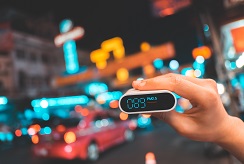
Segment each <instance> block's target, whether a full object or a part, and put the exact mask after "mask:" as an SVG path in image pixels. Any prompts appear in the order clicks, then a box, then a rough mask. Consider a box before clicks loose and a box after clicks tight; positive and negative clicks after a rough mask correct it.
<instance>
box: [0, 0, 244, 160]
mask: <svg viewBox="0 0 244 164" xmlns="http://www.w3.org/2000/svg"><path fill="white" fill-rule="evenodd" d="M243 66H244V1H243V0H133V1H131V0H103V1H99V0H83V1H69V2H68V1H62V2H61V1H55V2H54V1H52V2H51V1H48V0H42V1H38V0H32V1H31V0H22V1H13V0H8V1H3V0H1V1H0V161H1V162H0V163H1V164H16V163H24V164H43V163H53V162H55V161H58V162H59V163H81V164H82V163H83V164H88V163H97V164H108V163H117V164H124V163H133V164H142V163H145V164H149V163H150V164H152V163H153V164H156V163H158V164H161V163H171V164H172V163H197V164H206V163H210V164H219V163H221V164H232V163H239V162H238V161H237V160H236V159H235V158H234V157H232V156H231V155H230V154H229V153H228V152H226V151H225V150H223V149H222V148H221V147H218V146H217V145H215V144H212V143H203V142H196V141H191V140H189V139H186V138H184V137H181V136H179V135H178V134H177V133H176V132H175V131H174V130H173V129H172V128H171V127H169V126H168V125H166V124H165V123H163V122H161V121H159V120H157V119H155V118H153V117H151V116H150V115H141V114H134V115H127V114H125V113H121V111H120V110H119V108H118V100H119V99H120V97H121V96H122V95H123V94H124V93H125V92H126V91H127V90H128V89H130V88H131V83H132V81H133V80H140V79H145V78H151V77H155V76H158V75H162V74H166V73H170V72H173V73H178V74H182V75H185V76H191V77H195V78H212V79H214V80H215V81H216V82H217V86H218V92H219V95H220V97H221V100H222V102H223V104H224V106H225V108H226V110H227V111H228V113H229V114H230V115H233V116H237V117H240V118H241V119H242V120H244V70H243V69H244V67H243ZM199 94H201V93H199ZM176 96H177V99H178V104H177V106H176V109H175V110H176V111H177V112H180V113H183V112H184V110H186V109H190V108H191V104H190V103H189V101H188V100H186V99H184V98H182V97H180V96H178V95H176ZM165 103H167V102H165ZM206 103H207V102H206ZM199 130H201V129H199Z"/></svg>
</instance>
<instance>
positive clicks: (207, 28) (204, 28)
mask: <svg viewBox="0 0 244 164" xmlns="http://www.w3.org/2000/svg"><path fill="white" fill-rule="evenodd" d="M203 30H204V31H205V32H207V31H209V26H208V25H207V24H204V26H203Z"/></svg>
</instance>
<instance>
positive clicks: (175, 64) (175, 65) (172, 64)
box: [169, 60, 180, 70]
mask: <svg viewBox="0 0 244 164" xmlns="http://www.w3.org/2000/svg"><path fill="white" fill-rule="evenodd" d="M179 66H180V65H179V62H178V61H176V60H171V61H170V63H169V68H170V69H172V70H177V69H178V68H179Z"/></svg>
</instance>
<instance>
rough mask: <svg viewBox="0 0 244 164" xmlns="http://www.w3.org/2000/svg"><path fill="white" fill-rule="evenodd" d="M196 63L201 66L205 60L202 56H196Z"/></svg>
mask: <svg viewBox="0 0 244 164" xmlns="http://www.w3.org/2000/svg"><path fill="white" fill-rule="evenodd" d="M196 61H197V62H198V63H199V64H202V63H204V61H205V59H204V57H203V56H197V58H196Z"/></svg>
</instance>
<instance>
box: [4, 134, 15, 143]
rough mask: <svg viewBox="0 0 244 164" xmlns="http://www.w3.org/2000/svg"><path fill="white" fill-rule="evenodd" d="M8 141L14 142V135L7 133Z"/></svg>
mask: <svg viewBox="0 0 244 164" xmlns="http://www.w3.org/2000/svg"><path fill="white" fill-rule="evenodd" d="M6 139H7V141H12V140H13V139H14V136H13V134H12V133H6Z"/></svg>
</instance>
